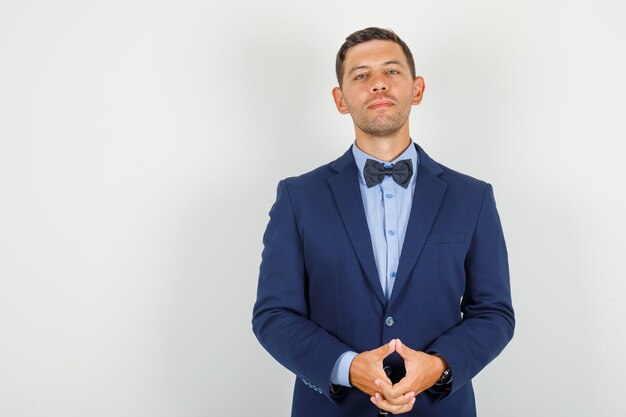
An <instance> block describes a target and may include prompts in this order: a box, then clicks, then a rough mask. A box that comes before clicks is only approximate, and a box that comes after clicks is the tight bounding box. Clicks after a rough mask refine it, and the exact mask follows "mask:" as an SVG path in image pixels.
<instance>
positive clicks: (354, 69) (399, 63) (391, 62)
mask: <svg viewBox="0 0 626 417" xmlns="http://www.w3.org/2000/svg"><path fill="white" fill-rule="evenodd" d="M391 64H395V65H398V66H400V67H404V65H402V62H401V61H398V60H396V59H394V60H391V61H385V62H383V64H382V65H383V66H385V65H391ZM367 68H369V66H368V65H359V66H356V67H353V68H352V69H351V70H350V71H349V72H348V75H350V74H352V73H353V72H354V71H358V70H361V69H367Z"/></svg>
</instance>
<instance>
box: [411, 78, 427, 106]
mask: <svg viewBox="0 0 626 417" xmlns="http://www.w3.org/2000/svg"><path fill="white" fill-rule="evenodd" d="M425 89H426V85H425V84H424V79H423V78H422V77H420V76H419V75H418V76H417V77H415V80H414V81H413V100H412V103H413V105H414V106H416V105H418V104H420V103H421V102H422V98H423V97H424V90H425Z"/></svg>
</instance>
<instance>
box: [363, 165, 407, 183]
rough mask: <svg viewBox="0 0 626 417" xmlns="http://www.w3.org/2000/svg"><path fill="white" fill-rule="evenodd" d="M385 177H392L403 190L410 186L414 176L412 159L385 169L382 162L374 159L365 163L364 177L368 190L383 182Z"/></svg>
mask: <svg viewBox="0 0 626 417" xmlns="http://www.w3.org/2000/svg"><path fill="white" fill-rule="evenodd" d="M385 175H392V176H393V180H394V181H395V182H396V183H397V184H398V185H400V186H401V187H403V188H406V187H408V186H409V182H410V181H411V176H412V175H413V164H412V163H411V160H410V159H403V160H402V161H398V162H396V163H395V164H394V166H392V167H389V168H385V165H384V164H382V163H381V162H376V161H374V160H373V159H368V160H367V161H366V162H365V168H363V176H364V177H365V184H367V188H372V187H373V186H375V185H377V184H380V183H381V182H383V179H384V178H385Z"/></svg>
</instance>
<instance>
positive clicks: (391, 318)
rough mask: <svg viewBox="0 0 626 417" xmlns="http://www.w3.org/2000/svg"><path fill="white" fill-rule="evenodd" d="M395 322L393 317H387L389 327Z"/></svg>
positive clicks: (386, 322) (386, 321)
mask: <svg viewBox="0 0 626 417" xmlns="http://www.w3.org/2000/svg"><path fill="white" fill-rule="evenodd" d="M394 323H395V321H394V320H393V317H391V316H389V317H387V318H386V319H385V324H386V325H387V327H391V326H393V325H394Z"/></svg>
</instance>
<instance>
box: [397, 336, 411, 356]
mask: <svg viewBox="0 0 626 417" xmlns="http://www.w3.org/2000/svg"><path fill="white" fill-rule="evenodd" d="M395 350H396V352H398V354H399V355H400V356H402V357H403V358H404V359H408V358H407V356H408V355H410V354H411V353H412V352H415V351H414V350H413V349H411V348H410V347H408V346H405V345H404V343H402V341H401V340H400V339H396V343H395Z"/></svg>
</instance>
